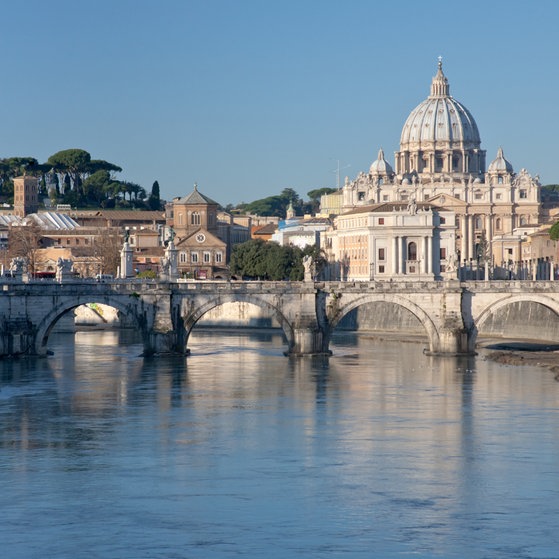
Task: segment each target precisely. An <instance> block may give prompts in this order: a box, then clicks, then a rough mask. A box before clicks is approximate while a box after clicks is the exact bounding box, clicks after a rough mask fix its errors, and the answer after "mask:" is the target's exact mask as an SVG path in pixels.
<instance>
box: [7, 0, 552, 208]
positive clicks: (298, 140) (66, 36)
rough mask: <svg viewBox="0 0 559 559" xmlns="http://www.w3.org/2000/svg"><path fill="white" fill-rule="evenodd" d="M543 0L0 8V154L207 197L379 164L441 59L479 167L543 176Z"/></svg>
mask: <svg viewBox="0 0 559 559" xmlns="http://www.w3.org/2000/svg"><path fill="white" fill-rule="evenodd" d="M558 21H559V2H556V1H555V0H540V1H538V0H535V1H531V2H528V1H518V0H508V1H491V0H486V1H483V2H480V1H478V0H473V1H469V2H467V3H464V2H448V1H445V2H438V1H429V0H427V1H422V2H418V1H415V0H413V1H408V2H406V1H400V2H381V1H373V0H369V1H365V0H338V1H334V0H314V1H311V0H276V1H266V0H236V1H234V0H229V1H226V0H182V1H180V0H151V1H148V0H95V1H93V2H82V1H76V0H18V2H10V1H8V0H4V1H3V2H2V23H3V25H2V28H3V29H2V34H1V35H0V45H1V52H2V54H3V68H4V72H3V76H4V80H3V85H2V93H1V94H0V95H1V97H0V98H1V100H2V102H1V105H0V107H1V109H0V110H1V111H2V118H1V122H2V126H1V133H0V157H11V156H31V157H36V158H37V159H38V160H39V161H40V162H44V161H46V160H47V159H48V157H49V156H50V155H52V154H53V153H55V152H56V151H59V150H62V149H67V148H82V149H85V150H87V151H89V152H90V153H91V155H92V157H93V158H95V159H105V160H107V161H110V162H112V163H115V164H117V165H120V166H121V167H122V168H123V172H122V173H120V174H119V178H121V179H123V180H129V181H133V182H137V183H139V184H141V185H142V186H144V188H146V189H147V190H148V192H149V191H150V189H151V185H152V184H153V181H154V180H158V181H159V184H160V187H161V196H162V197H163V198H166V199H171V198H173V197H174V196H183V195H185V194H187V193H189V192H191V190H192V188H193V183H194V182H197V183H198V185H199V189H200V191H202V192H203V193H204V194H206V195H208V196H210V197H211V198H213V199H215V200H216V201H218V202H220V203H222V204H223V205H225V204H228V203H237V202H241V201H245V202H249V201H252V200H255V199H259V198H263V197H266V196H271V195H274V194H279V193H280V192H281V191H282V190H283V189H284V188H293V189H295V190H296V191H297V192H298V193H299V194H300V195H301V196H302V197H303V198H306V193H307V192H308V191H309V190H312V189H315V188H321V187H324V186H330V187H334V186H336V173H335V172H334V170H335V169H336V167H337V161H338V160H339V162H340V167H341V168H342V170H341V179H342V182H343V177H344V176H345V175H349V176H350V177H351V178H353V177H355V176H356V175H357V174H358V173H359V172H360V171H362V170H367V169H368V168H369V166H370V164H371V162H372V161H373V160H374V159H376V155H377V152H378V149H379V148H380V147H382V148H384V150H385V153H386V156H387V159H388V160H389V161H390V162H391V163H393V153H394V151H395V150H396V149H397V148H398V142H399V139H400V133H401V130H402V126H403V124H404V121H405V119H406V118H407V116H408V114H409V113H410V111H411V110H412V109H413V108H414V107H415V106H416V105H418V104H419V103H420V102H421V101H423V100H424V99H425V98H426V97H427V95H428V94H429V87H430V83H431V78H432V76H433V75H434V74H435V72H436V65H437V56H439V55H441V56H443V64H444V71H445V73H446V75H447V77H448V79H449V82H450V91H451V94H452V95H453V96H454V97H455V98H456V99H457V100H458V101H460V102H461V103H463V104H464V105H465V106H466V107H467V108H468V109H469V110H470V112H471V113H472V114H473V116H474V118H475V119H476V121H477V124H478V127H479V130H480V134H481V138H482V147H483V148H484V149H486V150H487V160H488V162H489V161H491V160H492V159H493V158H494V157H495V155H496V152H497V148H498V147H499V146H502V147H503V150H504V152H505V156H506V157H507V159H509V161H510V162H511V163H512V164H513V166H514V169H515V171H519V170H520V169H521V168H523V167H524V168H526V169H528V171H529V172H530V173H531V174H532V175H536V174H539V175H540V177H541V181H542V183H544V184H547V183H559V167H558V163H557V161H558V160H559V157H558V155H557V153H558V145H557V138H558V131H559V110H558V106H559V72H558V69H559V41H558V39H557V22H558Z"/></svg>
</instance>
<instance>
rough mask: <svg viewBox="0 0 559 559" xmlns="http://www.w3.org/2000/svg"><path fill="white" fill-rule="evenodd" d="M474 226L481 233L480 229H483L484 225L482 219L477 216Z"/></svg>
mask: <svg viewBox="0 0 559 559" xmlns="http://www.w3.org/2000/svg"><path fill="white" fill-rule="evenodd" d="M474 226H475V228H476V229H477V230H478V231H479V230H480V229H483V223H482V219H481V217H479V216H476V218H475V221H474Z"/></svg>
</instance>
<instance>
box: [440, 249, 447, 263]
mask: <svg viewBox="0 0 559 559" xmlns="http://www.w3.org/2000/svg"><path fill="white" fill-rule="evenodd" d="M440 259H441V260H446V247H441V256H440Z"/></svg>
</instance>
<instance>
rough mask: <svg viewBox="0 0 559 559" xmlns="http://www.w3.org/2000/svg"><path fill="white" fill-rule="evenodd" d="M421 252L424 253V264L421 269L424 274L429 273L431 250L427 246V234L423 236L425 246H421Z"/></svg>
mask: <svg viewBox="0 0 559 559" xmlns="http://www.w3.org/2000/svg"><path fill="white" fill-rule="evenodd" d="M421 252H422V253H423V264H422V266H421V268H422V270H421V271H422V272H423V273H424V274H427V273H428V268H429V250H428V248H427V236H425V237H423V247H422V248H421Z"/></svg>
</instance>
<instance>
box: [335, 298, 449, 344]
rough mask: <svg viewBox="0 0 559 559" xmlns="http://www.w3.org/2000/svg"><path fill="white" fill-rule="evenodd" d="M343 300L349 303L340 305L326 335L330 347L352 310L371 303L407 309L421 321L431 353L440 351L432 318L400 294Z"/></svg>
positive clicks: (438, 337) (438, 339)
mask: <svg viewBox="0 0 559 559" xmlns="http://www.w3.org/2000/svg"><path fill="white" fill-rule="evenodd" d="M342 300H343V301H347V303H344V304H341V305H340V304H338V306H337V309H336V313H335V316H334V317H333V318H331V319H330V324H329V328H328V332H327V333H326V336H327V343H328V346H329V345H330V339H331V337H332V334H333V333H334V330H335V329H336V326H337V325H338V324H339V323H340V321H341V320H342V319H343V318H344V316H346V315H347V314H348V313H350V312H351V311H352V310H354V309H356V308H358V307H361V306H363V305H367V304H370V303H392V304H394V305H398V306H400V307H403V308H405V309H407V310H408V311H409V312H411V313H412V314H413V315H414V316H415V317H416V318H417V319H418V320H419V322H420V323H421V325H422V326H423V328H424V329H425V332H426V334H427V337H428V339H429V351H430V352H435V351H437V350H438V348H439V345H440V336H439V332H438V330H437V327H436V326H435V324H434V322H433V321H432V320H431V318H430V316H429V315H428V314H427V313H426V312H425V311H424V310H423V309H422V308H421V307H419V305H417V304H416V303H414V302H413V301H411V300H409V299H408V298H406V297H403V296H401V295H398V294H382V293H370V294H366V295H359V296H355V297H352V296H351V295H347V294H344V295H343V297H342Z"/></svg>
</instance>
